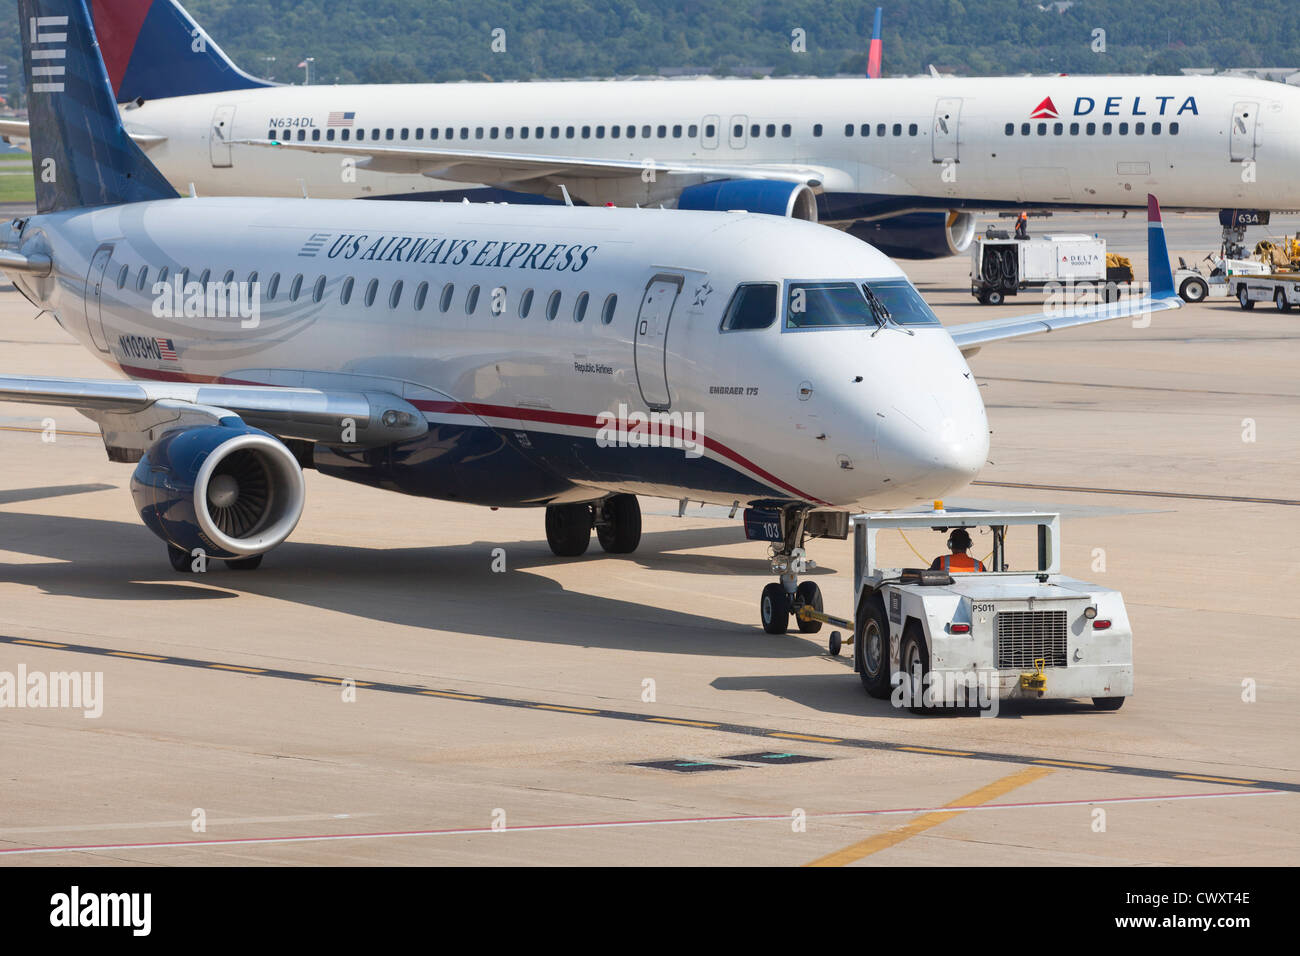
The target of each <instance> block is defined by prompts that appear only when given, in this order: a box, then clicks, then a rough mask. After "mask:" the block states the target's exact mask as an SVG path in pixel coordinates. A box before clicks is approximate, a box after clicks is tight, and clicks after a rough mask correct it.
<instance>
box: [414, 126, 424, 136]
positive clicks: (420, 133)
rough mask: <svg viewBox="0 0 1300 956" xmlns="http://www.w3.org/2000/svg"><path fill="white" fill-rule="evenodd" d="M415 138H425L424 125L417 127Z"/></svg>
mask: <svg viewBox="0 0 1300 956" xmlns="http://www.w3.org/2000/svg"><path fill="white" fill-rule="evenodd" d="M415 138H416V139H424V127H423V126H417V127H416V128H415Z"/></svg>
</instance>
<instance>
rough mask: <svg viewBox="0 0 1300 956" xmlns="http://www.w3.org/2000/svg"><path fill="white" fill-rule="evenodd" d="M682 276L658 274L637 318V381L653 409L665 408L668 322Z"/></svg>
mask: <svg viewBox="0 0 1300 956" xmlns="http://www.w3.org/2000/svg"><path fill="white" fill-rule="evenodd" d="M682 281H683V280H682V277H681V276H677V275H668V274H667V273H660V274H659V275H657V276H655V277H654V278H653V279H651V280H650V282H649V283H648V284H647V285H646V287H645V294H644V295H643V296H642V297H641V310H640V311H639V312H638V313H637V317H636V344H635V345H634V346H633V348H634V349H635V361H636V381H637V386H638V387H639V388H640V389H641V398H642V400H643V401H644V402H645V403H646V405H647V406H649V407H650V408H652V409H659V410H662V409H666V408H667V407H668V406H669V404H671V401H672V400H671V399H670V398H669V396H668V323H669V322H670V321H671V320H672V317H673V306H674V305H675V304H676V303H677V296H678V295H679V294H680V293H681V291H682Z"/></svg>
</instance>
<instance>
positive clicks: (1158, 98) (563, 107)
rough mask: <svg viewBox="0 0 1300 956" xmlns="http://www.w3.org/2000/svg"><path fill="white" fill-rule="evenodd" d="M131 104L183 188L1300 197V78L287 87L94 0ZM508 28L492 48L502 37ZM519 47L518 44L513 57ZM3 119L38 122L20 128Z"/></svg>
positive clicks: (1047, 204) (841, 214)
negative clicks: (1288, 82) (1292, 83)
mask: <svg viewBox="0 0 1300 956" xmlns="http://www.w3.org/2000/svg"><path fill="white" fill-rule="evenodd" d="M91 7H92V12H93V14H94V18H95V23H96V25H97V29H98V31H99V34H100V39H101V43H102V44H103V53H104V60H105V63H106V64H107V68H108V74H109V77H110V79H111V81H112V83H113V86H114V90H115V93H116V97H117V101H118V102H119V103H121V104H124V114H123V115H124V119H125V122H126V125H127V128H128V130H129V131H130V132H131V134H132V136H133V137H134V139H135V140H136V142H137V143H139V144H140V145H142V146H143V147H144V148H145V149H146V150H147V151H148V154H149V157H150V159H151V160H152V161H153V163H154V165H156V166H157V167H158V169H159V170H161V171H162V173H163V175H164V176H165V177H166V178H167V179H168V180H169V181H170V182H171V184H172V185H173V186H174V187H176V188H177V189H178V190H179V191H181V192H188V191H189V188H190V185H191V184H193V186H194V187H195V189H196V190H197V191H198V193H199V194H200V195H204V196H231V195H258V196H301V195H303V194H304V191H305V192H306V194H307V195H310V196H312V197H313V198H358V197H360V198H383V197H393V198H402V197H408V198H409V197H428V196H430V195H434V196H439V195H440V196H442V198H455V199H459V198H461V197H462V196H468V197H470V198H471V199H500V198H509V199H510V201H511V202H515V203H518V202H523V201H529V200H530V199H531V200H532V201H537V200H538V199H541V198H545V197H556V196H559V195H560V187H561V186H565V187H566V188H567V189H568V192H569V193H570V194H571V195H572V196H573V197H574V198H575V199H577V200H578V201H580V202H585V203H588V204H592V205H603V204H605V203H614V204H616V205H620V206H624V205H628V206H630V205H634V204H641V205H659V204H661V203H664V204H667V205H669V206H675V207H676V208H679V209H687V210H723V211H726V210H735V209H744V210H747V211H750V212H760V213H770V214H775V215H780V216H791V217H795V218H801V219H815V220H820V221H822V222H824V223H827V224H831V225H835V226H838V227H841V228H846V229H848V230H849V231H851V232H852V233H853V234H854V235H856V236H858V237H859V238H862V239H865V240H867V241H868V242H871V243H872V244H873V245H875V246H876V247H877V248H879V249H881V250H882V251H884V252H885V253H886V254H888V255H894V256H903V257H929V256H944V255H949V254H952V253H954V252H960V251H963V250H964V249H966V248H967V246H968V245H969V243H970V241H971V239H972V237H973V235H974V230H975V218H974V215H973V211H978V210H995V209H1009V208H1024V207H1031V208H1042V209H1050V208H1073V209H1079V208H1105V207H1112V208H1115V207H1123V208H1140V207H1141V206H1143V205H1144V204H1145V201H1146V200H1145V197H1146V194H1147V193H1149V192H1150V193H1156V194H1157V195H1159V196H1160V197H1161V199H1162V200H1163V203H1164V206H1165V208H1167V209H1220V208H1233V207H1248V208H1259V209H1271V210H1284V209H1298V208H1300V177H1297V176H1296V175H1295V170H1296V169H1297V168H1300V89H1296V88H1292V87H1287V86H1285V85H1282V84H1278V83H1267V82H1263V81H1257V80H1249V79H1235V78H1223V77H1169V76H1164V77H1160V76H1150V77H1132V76H1127V77H1125V76H1078V77H1008V78H983V79H970V78H951V77H949V78H907V79H871V80H868V79H865V78H862V79H770V80H712V79H703V80H699V81H673V82H668V81H661V82H644V81H642V82H635V81H633V82H611V81H595V82H548V83H458V84H442V85H437V84H433V85H429V84H426V85H386V86H313V87H295V86H277V85H272V84H268V83H267V82H265V81H263V80H259V79H256V78H254V77H252V76H250V75H248V74H247V73H245V72H244V71H242V70H240V69H239V68H238V67H237V66H235V65H234V64H233V63H232V62H231V61H230V60H229V58H227V57H226V55H225V54H224V53H223V52H222V51H221V48H220V47H219V46H218V45H217V44H216V43H215V42H213V41H212V39H211V38H209V37H207V35H206V34H205V33H204V32H203V30H202V29H201V28H200V27H199V26H198V25H197V24H196V23H195V22H194V21H193V20H192V19H191V18H190V17H189V15H188V14H187V13H186V12H185V10H184V9H182V8H181V7H180V6H179V5H177V4H176V2H175V0H93V3H92V4H91ZM485 42H486V40H485ZM503 55H509V54H508V53H507V54H503ZM0 133H8V134H10V135H13V136H23V135H25V134H26V126H25V124H22V123H19V122H16V121H8V122H5V121H0Z"/></svg>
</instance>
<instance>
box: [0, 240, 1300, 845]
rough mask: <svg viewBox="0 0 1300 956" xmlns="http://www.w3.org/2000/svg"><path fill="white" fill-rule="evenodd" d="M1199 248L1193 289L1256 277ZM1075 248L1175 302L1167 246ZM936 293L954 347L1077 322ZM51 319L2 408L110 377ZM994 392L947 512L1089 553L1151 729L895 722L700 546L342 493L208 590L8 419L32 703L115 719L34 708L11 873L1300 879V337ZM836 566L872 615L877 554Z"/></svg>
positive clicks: (1034, 352)
mask: <svg viewBox="0 0 1300 956" xmlns="http://www.w3.org/2000/svg"><path fill="white" fill-rule="evenodd" d="M1168 220H1169V232H1170V238H1171V246H1172V247H1173V248H1174V249H1175V257H1177V255H1179V254H1181V255H1184V256H1186V257H1187V259H1188V261H1189V262H1191V261H1194V260H1195V259H1198V258H1199V257H1200V255H1202V254H1203V253H1204V252H1206V251H1208V250H1209V249H1210V248H1212V247H1214V246H1215V245H1216V244H1217V242H1218V226H1217V223H1216V221H1215V218H1214V216H1212V215H1208V216H1169V217H1168ZM995 221H996V220H993V219H986V220H983V221H982V222H981V228H983V226H984V225H985V224H988V223H990V222H995ZM1297 229H1300V220H1297V221H1295V222H1292V221H1291V220H1279V219H1275V225H1274V226H1273V227H1272V230H1271V231H1273V232H1281V231H1287V232H1294V231H1296V230H1297ZM1048 231H1051V232H1088V233H1092V232H1098V233H1100V234H1101V235H1103V236H1106V237H1107V238H1108V239H1109V240H1110V243H1111V248H1112V250H1114V251H1120V252H1123V253H1124V254H1126V255H1130V256H1131V257H1132V258H1133V260H1134V267H1135V269H1136V270H1137V272H1138V274H1139V276H1145V274H1146V270H1145V255H1144V249H1145V233H1146V230H1145V222H1144V219H1143V217H1141V216H1130V217H1128V218H1127V219H1124V218H1121V217H1119V216H1115V215H1113V216H1098V217H1086V216H1062V217H1055V218H1054V220H1052V221H1051V222H1050V223H1040V222H1037V221H1035V222H1033V223H1031V232H1033V233H1035V234H1037V233H1043V232H1048ZM1252 238H1253V237H1252ZM902 265H903V266H904V268H905V269H907V271H908V272H909V274H910V275H911V276H912V278H913V279H914V280H915V281H916V283H917V285H918V287H919V288H920V289H921V291H922V293H923V294H924V295H925V296H926V298H927V299H928V301H930V302H931V304H932V305H933V306H934V307H935V309H936V311H937V312H938V314H939V316H940V317H941V319H942V320H943V321H944V322H945V323H946V324H950V325H951V324H956V323H960V322H966V321H974V320H979V319H987V318H990V317H993V316H995V315H998V314H1003V313H1007V312H1033V311H1037V310H1038V309H1040V308H1041V306H1042V296H1041V295H1039V294H1036V293H1035V294H1026V295H1024V296H1022V297H1021V298H1018V299H1013V300H1011V301H1010V302H1009V303H1008V304H1006V305H1004V306H1001V307H993V306H981V305H979V304H978V303H977V302H976V301H975V299H974V298H973V297H972V296H971V295H970V291H969V284H968V280H967V267H968V259H967V258H966V257H964V256H957V257H953V258H949V259H943V260H934V261H928V262H903V263H902ZM34 312H35V310H34V309H33V308H32V307H31V306H30V305H29V304H28V303H27V302H26V301H25V300H23V299H22V298H21V296H19V295H18V294H17V293H16V292H15V291H14V290H13V288H12V287H11V286H9V285H8V284H7V283H5V282H3V281H0V341H2V342H3V356H4V358H3V360H2V361H0V368H3V370H4V371H5V372H6V373H11V374H24V373H27V374H33V375H37V374H39V375H60V376H85V377H104V376H105V374H106V370H105V369H104V367H103V366H102V365H101V364H99V363H98V362H97V361H96V360H95V359H93V358H92V357H91V356H90V355H89V354H88V353H86V352H85V351H84V350H83V349H81V347H80V346H78V345H76V344H75V343H74V342H73V340H72V339H71V338H70V337H69V336H67V335H66V334H65V333H64V332H63V331H62V330H61V329H59V328H58V326H57V325H56V324H55V323H54V322H53V321H52V320H51V319H50V317H48V316H44V317H40V318H37V319H35V320H34ZM971 366H972V368H973V370H974V371H975V374H976V376H977V378H978V379H979V381H980V384H981V387H982V393H983V395H984V400H985V403H986V405H987V408H988V413H989V418H990V424H991V427H992V429H993V435H992V449H991V452H990V458H991V459H992V460H991V462H990V464H989V465H988V466H987V467H986V468H985V470H984V471H983V473H982V474H981V475H980V477H979V479H978V481H977V482H976V483H975V484H974V485H972V486H971V487H970V488H969V489H967V490H966V491H965V492H963V493H962V494H961V495H959V496H957V497H955V498H953V499H951V500H950V501H949V502H948V503H949V504H950V505H961V506H975V507H1025V508H1036V509H1042V510H1061V511H1062V512H1063V513H1064V514H1065V519H1064V526H1063V538H1064V545H1063V548H1064V550H1063V561H1064V567H1065V571H1066V572H1067V573H1069V574H1072V575H1074V576H1076V577H1080V578H1084V579H1085V580H1096V581H1098V582H1099V583H1103V584H1106V585H1109V586H1112V587H1117V588H1119V589H1121V590H1122V591H1123V593H1124V597H1125V601H1126V603H1127V607H1128V612H1129V616H1130V618H1131V620H1132V624H1133V627H1134V634H1135V638H1134V644H1135V658H1136V664H1135V670H1136V690H1135V692H1134V694H1133V696H1132V697H1131V698H1129V700H1128V701H1127V702H1126V703H1125V705H1124V707H1123V708H1122V709H1121V710H1119V711H1117V712H1112V713H1105V712H1101V711H1098V710H1095V709H1094V708H1093V706H1092V705H1091V703H1089V702H1088V701H1077V702H1070V701H1046V702H1027V703H1021V704H1016V705H1010V704H1004V705H1003V706H1002V708H1001V712H1000V714H999V716H998V717H996V718H983V717H979V716H977V715H974V714H959V715H934V716H930V715H913V714H911V713H910V712H908V711H907V710H904V709H897V708H894V707H892V706H891V705H890V703H889V702H888V701H877V700H872V699H870V698H868V697H867V696H866V694H865V693H864V692H863V689H862V687H861V685H860V684H859V682H858V680H857V677H856V676H855V675H854V674H853V672H852V665H851V657H850V656H849V655H848V654H847V653H846V654H845V655H844V656H841V657H832V656H830V655H829V654H828V653H827V648H826V642H825V638H826V636H827V633H828V630H825V629H824V630H823V632H822V633H821V634H819V635H811V636H805V635H799V634H797V633H794V634H790V635H786V636H782V637H777V636H771V635H767V634H765V633H764V632H763V631H762V629H761V627H760V625H759V621H758V596H759V591H760V589H761V588H762V586H763V584H765V583H766V582H767V581H768V580H769V579H770V572H769V570H768V568H767V562H766V560H765V549H764V547H763V546H762V545H760V544H755V543H749V542H746V541H745V540H744V537H743V531H742V528H741V526H740V522H739V519H735V520H729V519H728V518H727V514H726V512H725V511H724V510H719V509H712V508H709V509H702V508H701V507H700V506H699V505H698V504H696V505H692V506H691V507H689V508H688V510H687V512H686V514H685V516H684V517H678V511H677V504H676V503H675V502H669V501H661V500H655V499H642V509H643V513H644V527H645V534H644V537H643V539H642V543H641V546H640V549H639V550H638V551H637V552H636V553H635V554H633V555H630V556H622V557H611V556H607V555H605V554H604V553H603V552H602V551H600V549H599V547H598V546H597V545H595V543H594V542H593V546H592V548H591V550H590V551H589V552H588V554H587V555H586V556H585V557H583V558H579V559H561V558H556V557H554V556H553V555H551V553H550V551H549V549H548V548H547V546H546V542H545V536H544V534H543V525H542V512H541V511H540V510H509V509H503V510H499V511H490V510H487V509H483V508H473V507H468V506H463V505H457V504H450V503H445V502H439V501H427V500H420V499H415V498H408V497H402V496H397V495H394V494H389V493H386V492H382V491H377V490H373V489H368V488H364V487H361V486H356V485H352V484H348V483H344V482H340V481H333V480H331V479H328V478H324V477H322V476H321V475H319V474H317V473H315V472H311V471H309V472H307V474H306V480H307V502H308V504H307V509H306V512H305V514H304V516H303V519H302V522H301V524H300V525H299V527H298V529H297V531H296V532H295V533H294V535H293V536H292V538H291V539H290V540H289V542H288V543H286V544H285V545H284V546H282V547H281V548H279V549H277V550H275V551H274V552H272V553H271V554H270V555H268V556H267V559H266V561H265V562H264V564H263V566H262V568H261V570H259V571H257V572H256V573H248V572H232V571H227V570H225V569H224V568H223V567H221V566H220V565H218V566H216V567H214V568H213V569H212V570H211V571H209V572H208V573H206V574H203V575H193V576H179V575H176V574H174V573H173V572H172V571H171V569H170V567H169V565H168V563H167V561H166V557H165V554H164V551H163V546H162V544H161V542H159V541H158V540H157V539H156V538H155V537H154V536H153V535H152V534H151V533H150V532H149V531H147V530H146V529H145V527H144V526H143V525H142V524H141V522H140V520H139V518H138V516H137V515H136V513H135V510H134V508H133V506H132V503H131V497H130V494H129V490H128V479H129V475H130V466H127V465H121V464H113V463H110V462H108V461H107V460H106V458H105V455H104V451H103V447H102V444H101V442H100V440H99V438H98V436H97V435H96V434H94V426H93V425H91V424H90V423H89V422H88V421H86V420H85V419H83V418H81V417H80V416H79V415H76V414H75V413H73V412H71V411H69V410H65V409H46V408H39V407H25V406H16V405H15V406H6V407H3V408H0V672H3V671H8V672H18V671H19V669H20V668H25V669H26V671H27V672H28V673H33V672H56V671H58V672H62V671H76V672H89V673H90V674H91V675H92V678H91V679H92V683H91V685H90V686H92V687H93V686H95V685H94V680H95V679H96V678H94V675H95V674H100V675H102V692H101V693H100V694H99V695H98V698H97V706H99V707H102V713H101V714H100V715H99V716H93V717H87V716H85V714H84V710H85V707H82V708H80V709H78V708H57V709H56V708H45V709H33V708H0V753H3V754H4V758H5V759H4V762H3V771H2V773H0V865H5V866H31V865H40V866H66V865H73V864H76V865H102V866H113V865H127V864H132V865H159V866H193V865H228V864H272V863H275V864H343V865H376V864H382V865H417V864H436V865H485V864H486V865H493V864H497V865H500V864H511V865H555V864H596V865H636V866H647V865H649V866H680V865H692V866H712V865H781V866H786V865H803V864H810V863H816V864H819V865H860V866H893V865H962V866H980V865H991V864H1011V865H1019V864H1026V865H1041V864H1061V865H1080V866H1092V865H1118V866H1148V865H1192V864H1199V865H1216V864H1229V865H1234V864H1235V865H1252V866H1267V865H1295V864H1296V863H1297V862H1300V746H1298V745H1297V733H1296V729H1297V727H1300V686H1298V685H1297V684H1294V683H1292V682H1291V678H1292V677H1295V676H1296V672H1297V670H1298V665H1300V652H1298V651H1297V641H1296V636H1295V635H1296V632H1297V626H1298V625H1300V620H1298V618H1300V611H1298V610H1297V603H1296V600H1295V594H1296V593H1297V591H1300V561H1298V560H1297V557H1296V555H1297V545H1296V538H1297V531H1300V489H1298V488H1297V484H1296V481H1295V476H1294V475H1295V466H1296V459H1297V449H1300V377H1298V375H1297V368H1300V315H1298V314H1297V313H1294V312H1293V313H1290V314H1279V313H1277V312H1275V311H1274V310H1273V309H1271V308H1269V307H1268V306H1267V305H1261V306H1260V307H1258V308H1256V309H1255V310H1254V311H1252V312H1244V311H1241V310H1240V309H1239V308H1238V307H1237V305H1236V303H1235V301H1232V300H1214V299H1211V300H1208V301H1207V302H1205V303H1203V304H1200V305H1196V306H1188V307H1186V308H1184V309H1181V310H1178V311H1175V312H1167V313H1159V314H1156V315H1154V316H1152V317H1150V320H1149V323H1147V324H1144V323H1142V322H1141V321H1139V322H1136V323H1135V322H1133V321H1132V320H1119V321H1116V322H1113V323H1109V324H1106V325H1101V326H1094V327H1091V328H1083V329H1077V330H1072V331H1065V332H1057V333H1052V334H1049V335H1041V336H1035V337H1030V338H1026V339H1023V340H1018V341H1014V342H1008V343H1003V344H999V345H993V346H989V347H986V348H985V349H984V350H982V351H981V352H980V353H979V354H978V355H976V356H974V357H973V358H972V359H971ZM46 419H53V424H54V427H55V429H56V431H55V434H54V440H53V441H48V440H45V439H48V438H49V437H51V436H50V434H49V429H48V426H49V424H50V423H49V422H47V421H46ZM929 538H933V540H929ZM918 546H922V547H925V548H929V549H931V550H934V551H935V553H938V551H939V550H940V549H941V548H942V542H941V541H940V540H939V536H937V535H931V536H928V537H927V538H926V539H925V540H923V542H920V543H919V545H918ZM494 549H503V551H504V560H505V565H506V570H504V571H494V570H493V564H494ZM811 556H812V557H813V558H814V559H815V560H816V561H817V562H818V564H819V565H820V567H819V568H818V570H816V571H814V572H813V574H812V576H813V578H814V579H815V580H816V581H817V582H818V584H819V585H820V586H821V588H822V591H823V593H824V595H825V601H826V606H827V610H829V611H831V612H832V613H837V614H842V615H849V614H851V611H852V555H851V548H850V545H849V543H848V542H839V541H817V542H814V543H813V544H812V545H811ZM498 563H499V562H498ZM82 703H83V704H84V703H86V702H85V701H83V702H82Z"/></svg>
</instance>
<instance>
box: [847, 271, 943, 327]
mask: <svg viewBox="0 0 1300 956" xmlns="http://www.w3.org/2000/svg"><path fill="white" fill-rule="evenodd" d="M865 284H866V286H867V287H868V288H869V289H870V290H871V291H872V293H874V294H875V296H876V298H877V299H878V300H879V301H880V302H881V303H882V304H883V305H884V306H885V308H886V309H888V310H889V320H890V321H891V322H897V323H898V324H899V325H938V324H939V319H938V318H937V317H936V316H935V314H934V313H933V312H932V311H931V310H930V307H929V306H928V305H926V304H925V300H924V299H922V298H921V293H919V292H917V291H916V286H914V285H912V283H910V282H908V281H907V280H906V279H873V280H871V281H870V282H867V283H865Z"/></svg>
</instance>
